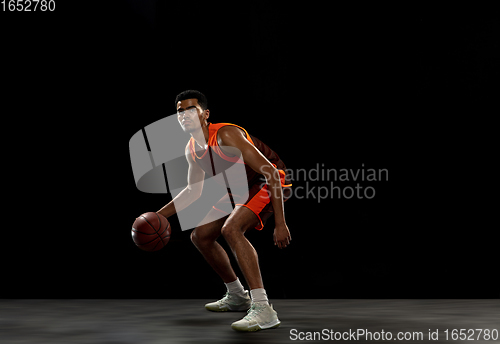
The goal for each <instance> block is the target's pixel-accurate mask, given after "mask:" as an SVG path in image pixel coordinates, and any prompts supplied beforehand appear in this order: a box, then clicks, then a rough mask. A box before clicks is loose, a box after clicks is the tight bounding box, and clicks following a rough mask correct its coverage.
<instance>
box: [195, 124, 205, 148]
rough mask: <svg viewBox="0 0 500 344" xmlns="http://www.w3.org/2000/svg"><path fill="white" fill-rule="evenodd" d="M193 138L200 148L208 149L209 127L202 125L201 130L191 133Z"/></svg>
mask: <svg viewBox="0 0 500 344" xmlns="http://www.w3.org/2000/svg"><path fill="white" fill-rule="evenodd" d="M191 137H192V138H193V139H194V140H195V141H196V143H197V144H198V146H200V147H202V148H203V149H206V146H207V143H208V126H206V125H202V126H201V128H200V129H198V130H196V131H194V132H192V133H191Z"/></svg>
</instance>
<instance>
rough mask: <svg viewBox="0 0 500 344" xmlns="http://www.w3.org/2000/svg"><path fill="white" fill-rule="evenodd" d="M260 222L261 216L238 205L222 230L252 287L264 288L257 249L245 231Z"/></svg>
mask: <svg viewBox="0 0 500 344" xmlns="http://www.w3.org/2000/svg"><path fill="white" fill-rule="evenodd" d="M258 224H260V220H259V218H258V217H257V215H255V214H254V213H253V212H252V211H251V210H250V209H248V208H247V207H244V206H236V207H235V209H234V210H233V212H232V213H231V215H229V217H228V218H227V219H225V222H224V225H223V226H222V231H221V232H222V236H223V237H224V239H226V241H227V243H228V244H229V246H230V247H231V250H232V252H233V254H234V256H235V258H236V261H237V262H238V265H239V266H240V269H241V271H242V272H243V275H244V276H245V279H246V281H247V283H248V286H249V287H250V289H259V288H264V284H263V283H262V276H261V274H260V268H259V258H258V255H257V251H255V248H254V247H253V246H252V244H251V243H250V242H249V241H248V239H247V238H246V237H245V232H246V231H247V230H248V229H251V228H254V227H256V226H257V225H258Z"/></svg>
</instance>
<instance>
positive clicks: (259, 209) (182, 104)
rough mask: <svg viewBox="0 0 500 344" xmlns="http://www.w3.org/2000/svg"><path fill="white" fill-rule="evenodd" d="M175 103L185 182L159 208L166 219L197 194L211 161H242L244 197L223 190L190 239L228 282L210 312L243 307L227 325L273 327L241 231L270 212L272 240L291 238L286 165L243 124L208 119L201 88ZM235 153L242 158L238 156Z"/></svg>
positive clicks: (274, 318)
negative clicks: (183, 138) (184, 137)
mask: <svg viewBox="0 0 500 344" xmlns="http://www.w3.org/2000/svg"><path fill="white" fill-rule="evenodd" d="M175 105H176V109H177V116H178V121H179V123H180V125H181V127H182V129H183V130H184V131H185V132H186V133H189V134H190V135H191V139H190V140H189V142H188V144H187V146H186V149H185V156H186V159H187V161H188V163H189V170H188V185H187V187H186V188H185V189H184V190H183V191H181V192H180V193H179V194H178V195H177V196H176V197H175V198H174V199H173V200H172V201H171V202H169V203H168V204H167V205H166V206H164V207H163V208H161V209H160V210H159V211H158V213H159V214H162V215H163V216H165V217H167V218H168V217H169V216H172V215H173V214H175V213H176V212H177V211H180V210H182V209H184V208H186V207H187V206H189V205H190V204H191V203H193V202H194V201H195V200H196V199H198V198H199V197H200V195H201V193H202V188H203V180H204V176H205V173H208V175H209V176H212V175H215V174H217V173H216V171H215V169H214V163H215V164H217V165H218V166H223V165H224V164H226V165H227V166H229V165H230V164H235V163H244V167H245V171H246V178H247V182H248V198H246V197H245V198H244V199H242V200H241V201H242V202H243V203H238V200H239V199H238V195H232V194H231V193H230V192H228V193H227V194H226V195H225V197H223V198H222V199H221V200H220V201H219V202H218V203H217V204H216V205H215V206H214V207H213V208H212V209H211V210H210V211H209V212H208V214H207V215H206V217H205V219H204V220H203V221H202V222H201V223H202V225H199V226H198V227H197V228H195V229H194V230H193V232H192V233H191V240H192V242H193V243H194V245H195V246H196V247H197V248H198V250H199V251H200V252H201V254H202V255H203V257H204V258H205V259H206V260H207V262H208V263H209V264H210V265H211V266H212V268H213V269H214V270H215V272H216V273H217V274H218V275H219V276H220V277H221V278H222V280H223V281H224V283H225V284H226V287H227V293H226V295H225V296H224V297H223V298H222V299H221V300H219V301H216V302H213V303H208V304H206V305H205V307H206V308H207V309H208V310H210V311H215V312H221V311H246V310H248V314H247V315H246V316H245V317H244V318H243V319H241V320H239V321H236V322H234V323H233V324H232V325H231V327H232V328H233V329H235V330H237V331H258V330H263V329H268V328H275V327H278V326H279V325H280V320H279V319H278V316H277V313H276V311H274V309H273V308H272V306H271V305H269V302H268V298H267V295H266V291H265V289H264V285H263V282H262V277H261V274H260V268H259V262H258V256H257V252H256V251H255V249H254V247H253V246H252V244H251V243H250V242H249V241H248V240H247V238H246V237H245V232H246V231H248V230H250V229H252V228H256V229H259V230H260V229H262V227H263V226H264V223H265V221H266V220H267V219H268V218H269V217H270V216H271V215H272V214H273V213H274V219H275V226H276V227H275V229H274V244H275V245H277V246H278V247H279V248H284V247H286V246H287V245H288V244H289V243H290V240H291V236H290V231H289V230H288V227H287V225H286V223H285V216H284V211H283V201H284V197H283V194H285V196H287V195H289V192H290V189H289V186H290V185H286V182H285V172H284V171H285V170H286V167H285V164H284V163H283V161H281V160H280V158H279V156H278V155H277V154H276V153H275V152H274V151H273V150H271V149H270V148H269V147H268V146H267V145H265V144H264V143H263V142H262V141H260V140H259V139H257V138H255V137H253V136H251V135H249V134H248V133H247V131H246V130H245V129H243V128H241V127H239V126H237V125H234V124H229V123H217V124H212V123H209V122H207V120H208V118H209V116H210V110H208V108H207V99H206V97H205V96H204V95H203V94H202V93H200V92H198V91H193V90H188V91H184V92H182V93H180V94H179V95H177V97H176V99H175ZM207 152H208V153H207ZM240 155H241V159H242V160H243V161H241V159H239V157H240ZM229 191H230V190H229ZM229 202H231V204H232V205H233V206H234V209H233V207H231V208H229V209H230V211H227V212H226V214H227V215H225V214H221V212H222V211H223V210H221V209H225V210H228V207H227V204H228V203H229ZM174 204H175V205H174ZM225 205H226V206H225ZM221 234H222V236H223V237H224V239H225V240H226V241H227V243H228V245H229V246H230V247H231V250H232V252H233V254H234V256H235V258H236V260H237V262H238V265H239V267H240V269H241V271H242V272H243V275H244V277H245V280H246V281H247V283H248V285H249V287H250V289H251V290H250V296H249V295H248V291H247V290H244V289H243V286H242V284H241V283H240V280H239V279H238V277H237V276H236V274H235V272H234V271H233V268H232V267H231V264H230V260H229V257H228V255H227V253H226V251H225V250H224V249H223V248H222V246H221V245H220V244H219V243H218V242H217V241H216V239H217V238H218V237H219V236H220V235H221Z"/></svg>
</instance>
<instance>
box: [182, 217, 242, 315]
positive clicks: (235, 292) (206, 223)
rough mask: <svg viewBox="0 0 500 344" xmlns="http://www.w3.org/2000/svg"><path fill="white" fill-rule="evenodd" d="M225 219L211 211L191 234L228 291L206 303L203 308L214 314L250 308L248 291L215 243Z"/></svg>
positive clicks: (195, 243) (223, 251)
mask: <svg viewBox="0 0 500 344" xmlns="http://www.w3.org/2000/svg"><path fill="white" fill-rule="evenodd" d="M227 217H228V215H226V216H224V217H223V218H220V211H218V210H216V209H212V210H211V211H209V213H208V214H207V216H206V217H205V219H204V220H203V221H202V222H201V223H203V225H200V226H198V227H196V228H195V229H194V230H193V232H191V241H192V242H193V244H194V245H195V246H196V247H197V248H198V250H199V251H200V252H201V254H202V255H203V257H204V258H205V260H206V261H207V262H208V263H209V264H210V266H211V267H212V268H213V269H214V271H215V272H216V273H217V274H218V275H219V276H220V277H221V278H222V280H223V281H224V283H225V285H226V288H227V291H228V292H227V293H226V295H224V297H223V298H222V299H221V300H218V301H216V302H211V303H207V304H206V305H205V308H206V309H208V310H210V311H214V312H221V311H246V310H247V309H248V308H250V306H251V300H250V296H249V295H248V291H246V290H244V289H243V285H242V284H241V282H240V280H239V279H238V277H237V276H236V274H235V272H234V270H233V268H232V266H231V262H230V260H229V257H228V255H227V253H226V251H225V250H224V249H223V248H222V246H221V245H220V244H219V243H218V242H217V241H216V240H217V238H218V237H219V236H220V234H221V227H222V226H223V224H224V221H225V220H226V219H227Z"/></svg>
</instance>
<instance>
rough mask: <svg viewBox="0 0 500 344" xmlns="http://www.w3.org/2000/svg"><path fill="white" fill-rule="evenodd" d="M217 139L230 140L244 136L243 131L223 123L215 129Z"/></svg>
mask: <svg viewBox="0 0 500 344" xmlns="http://www.w3.org/2000/svg"><path fill="white" fill-rule="evenodd" d="M217 136H218V137H217V138H218V140H219V141H220V140H222V141H225V140H232V139H234V138H236V137H241V136H243V137H246V134H245V132H244V131H243V130H242V129H240V128H239V127H237V126H235V125H225V126H222V127H221V128H219V130H218V131H217Z"/></svg>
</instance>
